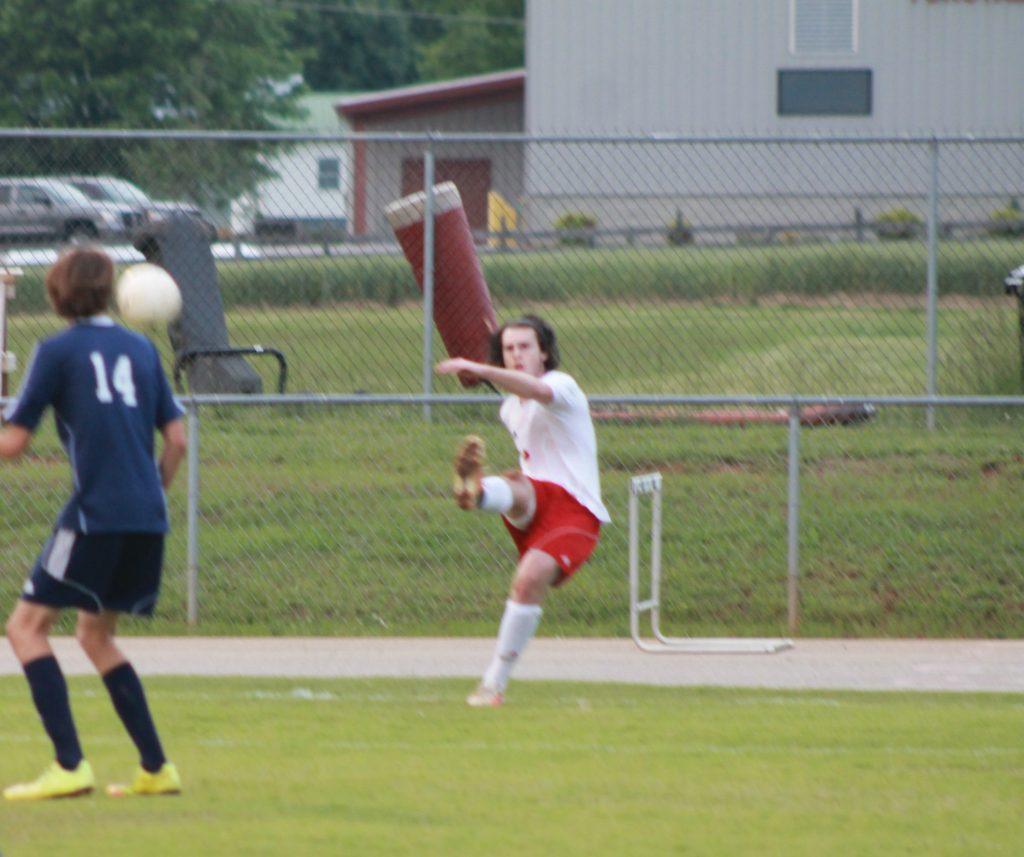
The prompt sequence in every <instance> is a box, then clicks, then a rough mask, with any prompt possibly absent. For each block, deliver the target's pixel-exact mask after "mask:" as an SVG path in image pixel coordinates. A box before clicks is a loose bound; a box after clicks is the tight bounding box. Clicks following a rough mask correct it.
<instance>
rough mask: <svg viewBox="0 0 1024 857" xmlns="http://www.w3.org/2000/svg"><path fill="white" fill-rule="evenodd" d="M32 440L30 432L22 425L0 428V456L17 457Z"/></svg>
mask: <svg viewBox="0 0 1024 857" xmlns="http://www.w3.org/2000/svg"><path fill="white" fill-rule="evenodd" d="M31 442H32V432H30V431H29V430H28V429H27V428H25V427H24V426H17V425H12V426H7V427H6V428H3V429H0V458H17V457H18V456H19V455H21V454H22V453H23V452H24V451H25V450H26V449H28V445H29V443H31Z"/></svg>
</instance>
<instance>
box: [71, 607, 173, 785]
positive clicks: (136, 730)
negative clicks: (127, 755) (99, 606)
mask: <svg viewBox="0 0 1024 857" xmlns="http://www.w3.org/2000/svg"><path fill="white" fill-rule="evenodd" d="M117 615H118V614H117V613H116V612H114V611H111V610H104V611H103V612H101V613H89V612H86V611H84V610H83V611H80V612H79V614H78V625H77V627H76V629H75V636H76V637H77V638H78V642H79V645H81V647H82V650H83V651H84V652H85V654H86V655H87V656H88V658H89V660H90V661H92V664H93V666H94V667H96V671H97V672H98V673H99V674H100V675H101V676H102V677H103V683H104V685H106V688H107V692H108V693H109V694H110V701H111V702H112V703H113V704H114V710H115V711H116V712H117V716H118V717H120V718H121V723H123V724H124V728H125V729H126V730H127V732H128V734H129V736H131V739H132V742H133V743H134V744H135V747H136V749H137V750H138V751H139V759H140V762H139V770H138V771H137V772H136V774H135V778H134V780H133V782H132V784H131V785H111V786H109V787H108V788H107V793H108V794H110V795H113V796H116V797H123V796H126V795H136V794H137V795H157V794H178V793H179V792H180V791H181V780H180V778H179V776H178V771H177V769H176V768H175V767H174V765H173V764H172V763H170V762H168V761H167V757H166V756H165V755H164V750H163V747H162V745H161V744H160V737H159V736H158V735H157V731H156V726H155V725H154V723H153V717H152V715H151V713H150V710H149V703H148V702H147V701H146V693H145V691H144V690H143V687H142V682H141V681H140V680H139V676H138V674H137V673H136V672H135V668H134V667H133V666H132V665H131V663H130V662H129V661H128V659H127V658H126V657H125V656H124V654H123V653H122V652H121V650H120V649H119V648H118V646H117V644H116V643H115V642H114V634H115V632H116V629H117Z"/></svg>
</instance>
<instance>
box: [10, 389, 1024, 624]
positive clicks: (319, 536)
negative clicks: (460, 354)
mask: <svg viewBox="0 0 1024 857" xmlns="http://www.w3.org/2000/svg"><path fill="white" fill-rule="evenodd" d="M477 412H478V413H477V415H476V416H474V417H472V418H470V417H469V416H468V415H467V414H465V413H463V411H462V410H461V409H453V408H448V409H438V412H437V413H436V414H435V420H434V422H432V423H429V424H428V423H425V422H424V421H423V420H422V417H421V415H420V413H419V410H418V409H411V408H405V409H402V408H381V407H366V408H298V409H295V408H291V409H276V410H275V409H266V408H247V409H242V410H239V409H213V408H211V409H205V410H204V413H203V417H202V430H201V433H200V445H199V446H200V458H201V461H202V469H201V492H200V510H199V545H198V547H199V573H198V579H199V590H198V593H199V621H198V624H197V625H196V626H194V628H190V627H189V626H188V625H187V624H186V621H185V618H186V617H185V604H186V573H185V572H186V553H185V547H186V526H185V480H184V478H182V479H181V480H180V481H179V482H178V483H177V484H176V485H175V486H174V488H173V490H172V492H171V495H170V508H171V512H172V525H173V530H172V534H171V536H170V540H169V543H168V558H167V563H166V573H165V585H164V591H163V595H162V598H161V602H160V607H159V611H158V616H157V618H156V620H155V621H153V622H132V623H130V628H129V631H128V632H130V633H181V632H188V631H189V630H194V631H196V632H198V633H216V634H239V633H241V634H267V633H270V634H339V635H351V634H357V635H367V634H370V635H372V634H384V635H388V634H413V635H415V634H427V635H461V634H468V635H479V634H483V635H489V634H492V633H493V632H494V629H495V626H496V623H497V619H498V613H499V612H500V608H501V604H502V602H503V600H504V597H505V593H506V591H507V586H508V582H509V579H510V577H511V573H512V568H513V565H514V562H515V554H514V550H513V546H512V544H511V541H510V539H509V538H508V535H507V534H506V533H505V531H504V528H503V527H502V525H501V523H500V522H499V521H497V520H495V519H493V518H490V517H488V516H484V515H467V514H464V513H462V512H460V511H459V510H458V509H456V508H455V506H454V504H453V503H452V502H451V498H450V495H449V490H450V488H449V485H450V469H449V462H450V458H451V453H452V448H453V446H454V443H455V441H456V440H457V439H458V438H459V437H460V436H462V435H463V434H465V433H466V432H469V431H478V432H480V433H481V434H482V435H483V436H484V437H485V439H486V440H487V442H488V444H489V448H490V455H491V466H492V467H493V468H494V469H496V470H501V469H502V468H505V467H510V466H512V465H513V464H514V450H513V449H512V446H511V442H510V440H509V439H508V438H507V436H506V433H505V431H504V429H503V428H502V427H501V426H500V425H497V421H496V419H495V418H494V414H493V413H492V411H491V409H490V408H479V409H477ZM997 417H998V418H997ZM921 419H922V414H921V413H920V412H917V411H904V412H900V411H898V410H883V411H882V412H881V413H880V414H879V416H877V417H876V418H875V420H874V421H872V422H870V423H868V424H865V425H861V426H855V427H848V428H819V429H806V430H805V432H804V436H803V441H802V453H803V455H802V458H803V467H802V476H801V520H802V526H801V539H800V569H799V570H800V580H799V588H800V596H801V603H800V625H799V628H798V633H800V634H803V635H806V636H892V637H906V636H911V637H917V636H924V637H996V638H999V637H1009V638H1018V637H1021V636H1022V635H1024V530H1022V528H1020V527H1018V526H1016V525H1015V524H1014V521H1013V519H1012V515H1011V516H1010V517H1008V512H1007V510H1012V509H1015V508H1016V507H1017V506H1018V504H1019V498H1020V490H1021V484H1022V482H1024V457H1022V450H1021V441H1020V437H1021V422H1020V419H1012V418H1011V419H1007V418H1006V415H1003V414H999V415H994V414H991V413H985V414H964V415H960V416H958V415H957V414H951V413H947V412H940V413H939V415H938V421H939V426H940V427H939V429H938V430H936V431H935V432H933V433H929V432H927V431H925V430H923V428H922V427H921V424H920V423H921ZM50 432H51V430H50V429H49V428H48V429H47V430H46V433H45V434H44V436H42V437H40V441H39V444H38V445H37V446H36V447H35V453H34V454H33V456H31V457H29V458H28V459H25V460H24V461H23V462H21V463H19V464H17V465H14V466H7V467H5V468H4V470H3V479H4V487H5V491H6V490H9V491H10V494H7V495H6V496H9V497H11V498H12V502H11V503H9V504H5V512H4V515H3V517H2V519H0V556H2V557H3V560H2V562H3V568H4V575H3V576H2V578H0V588H2V593H0V596H2V599H3V600H5V601H10V600H13V599H14V598H15V597H16V595H17V592H18V589H19V587H20V586H21V582H22V580H23V578H24V575H25V573H26V572H27V570H28V568H29V567H30V566H31V564H32V561H33V560H34V558H35V556H36V554H37V553H38V551H39V548H40V546H41V545H42V543H43V541H44V540H45V538H46V536H47V533H48V530H49V527H50V525H51V522H52V520H53V517H54V515H55V514H56V512H57V510H58V508H59V507H60V504H61V502H62V501H63V499H64V498H65V496H66V493H67V480H68V476H67V464H66V462H65V460H64V457H63V453H62V452H60V451H59V450H58V449H57V447H56V444H55V441H54V439H53V438H52V435H51V434H50ZM598 437H599V442H600V447H601V452H600V456H601V469H602V480H603V491H604V495H605V498H606V502H607V504H608V506H609V508H610V511H611V515H612V518H613V523H612V524H611V525H610V526H608V527H606V528H605V531H604V533H603V536H602V541H601V544H600V545H599V546H598V549H597V551H596V552H595V554H594V556H593V558H592V559H591V561H590V562H588V564H587V565H586V566H585V567H584V569H583V570H582V571H581V572H580V573H579V574H578V575H577V576H576V578H575V579H574V580H573V581H572V583H571V584H570V585H568V586H566V587H565V588H564V589H563V590H561V591H559V592H557V593H555V594H554V595H553V596H552V597H551V598H550V599H548V602H547V604H546V606H545V616H544V621H543V622H542V625H541V630H540V632H541V633H542V634H547V635H550V634H556V635H557V634H561V635H588V636H589V635H598V636H607V635H614V636H621V635H623V634H626V633H628V607H627V605H628V584H627V568H628V523H627V518H628V516H627V504H628V485H629V479H630V477H631V476H632V475H634V474H636V473H642V472H647V471H651V470H658V471H661V472H662V473H663V474H664V476H665V482H664V486H665V487H664V509H665V513H664V535H663V540H664V548H663V555H664V569H665V570H664V583H663V599H662V601H663V608H664V609H663V619H664V628H665V630H666V632H668V633H675V634H690V635H694V636H702V635H754V636H759V635H779V634H788V633H789V628H788V627H787V609H786V605H787V602H786V575H787V553H786V544H787V542H786V514H787V511H786V510H787V506H786V442H787V438H786V431H785V429H784V428H781V427H775V426H762V427H749V428H728V429H727V428H716V427H709V426H703V425H694V424H687V423H680V422H675V421H669V422H664V421H660V422H659V421H657V420H653V419H647V420H646V421H645V420H642V419H641V420H639V421H638V422H636V423H634V424H628V425H622V424H615V423H599V424H598ZM183 476H184V474H183ZM13 498H16V502H13ZM648 516H649V512H648V511H647V510H646V509H645V511H644V515H643V521H644V526H646V522H647V520H648V519H649V517H648ZM643 559H644V561H645V563H646V552H645V553H644V556H643ZM62 627H64V626H62ZM65 629H66V627H65Z"/></svg>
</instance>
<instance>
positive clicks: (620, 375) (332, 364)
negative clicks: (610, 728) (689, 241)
mask: <svg viewBox="0 0 1024 857" xmlns="http://www.w3.org/2000/svg"><path fill="white" fill-rule="evenodd" d="M525 311H537V312H541V313H542V314H544V315H545V316H547V317H549V318H550V319H551V321H552V322H553V323H554V325H555V326H556V329H557V330H558V332H559V340H560V342H561V347H562V354H563V358H564V361H565V364H566V367H567V368H569V369H570V370H571V371H572V372H573V373H574V374H575V375H576V376H577V377H578V379H579V381H580V383H581V385H582V386H583V388H584V389H585V390H586V391H587V392H588V393H591V394H597V393H606V394H652V393H665V394H722V393H726V394H741V393H758V394H770V393H775V394H788V393H804V394H807V395H821V394H833V395H838V394H847V395H855V394H872V395H884V394H889V395H921V394H923V393H924V392H925V391H926V374H925V369H926V363H927V354H926V346H925V314H924V310H923V306H919V305H916V304H915V303H913V302H908V301H907V300H904V299H902V298H899V297H897V298H896V299H895V303H894V304H892V305H885V304H884V303H883V304H882V305H879V304H877V303H874V304H873V303H872V301H871V299H866V300H865V301H864V302H863V303H861V304H857V303H856V302H854V303H852V304H843V303H842V302H840V303H838V304H830V303H828V302H827V301H825V302H823V303H821V304H818V305H803V304H801V303H800V302H799V300H797V302H796V303H786V302H784V301H783V302H776V303H769V304H768V305H762V306H758V305H756V304H742V303H741V304H733V303H725V304H715V303H703V302H693V303H689V302H681V301H675V302H664V301H647V302H643V303H637V302H634V301H631V300H629V299H622V300H617V301H616V300H594V301H591V302H563V303H548V304H545V303H543V302H542V303H530V304H524V303H519V302H506V303H504V304H502V305H501V308H500V312H501V315H502V317H512V316H515V315H518V314H520V313H522V312H525ZM939 319H940V322H939V355H938V356H939V366H938V386H939V392H940V393H943V394H947V395H952V394H976V395H978V394H980V395H984V394H1013V393H1019V392H1020V390H1021V358H1020V352H1019V346H1018V320H1017V314H1016V308H1015V306H1014V305H1013V303H1012V302H1011V301H1010V300H1008V299H1006V298H1003V297H997V298H990V299H981V298H975V299H971V300H969V301H967V300H963V299H960V298H956V297H952V298H950V299H949V300H947V301H945V302H944V303H943V305H942V308H941V310H940V315H939ZM228 324H229V329H230V332H231V341H232V343H233V344H235V345H250V344H261V345H264V346H272V347H276V348H279V349H280V350H282V351H283V352H284V353H285V355H286V356H287V359H288V364H289V365H288V370H289V383H288V389H289V391H291V392H316V393H352V392H356V391H367V392H372V393H417V392H421V391H422V357H421V351H422V341H423V334H422V325H423V320H422V311H421V310H420V308H419V306H418V305H415V304H402V305H400V306H397V307H387V306H383V305H374V304H369V305H352V304H337V305H332V306H321V307H302V308H298V307H270V308H260V307H240V308H238V309H236V310H233V311H232V312H231V313H229V315H228ZM59 327H60V322H59V320H57V319H55V318H52V317H49V316H46V315H19V316H14V317H13V318H12V321H11V330H10V340H11V345H10V348H11V349H12V350H13V351H14V352H15V353H17V354H19V355H20V356H21V365H22V368H24V366H25V365H26V363H27V359H28V354H29V353H30V351H31V348H32V344H33V342H34V341H35V340H36V339H37V338H39V337H40V336H43V335H45V334H48V333H51V332H53V331H56V330H57V329H59ZM156 339H157V340H158V342H159V344H160V345H161V346H162V347H163V348H164V351H165V354H166V355H167V365H168V366H170V365H171V351H170V346H169V343H168V342H167V337H165V336H159V337H156ZM434 353H435V355H438V356H439V357H440V356H443V354H444V350H443V345H442V343H441V341H440V339H439V338H437V337H435V342H434ZM252 365H253V367H254V368H256V369H257V370H258V371H260V373H261V374H262V376H263V378H264V387H265V389H266V390H267V391H268V392H270V391H275V390H276V363H275V362H274V361H273V360H270V359H267V358H263V359H253V360H252ZM18 377H19V376H18V375H15V376H14V377H13V383H15V384H16V383H17V381H18ZM457 389H458V388H457V385H456V384H455V383H454V382H452V381H451V380H450V379H437V381H436V384H435V391H437V392H449V393H451V392H455V391H456V390H457Z"/></svg>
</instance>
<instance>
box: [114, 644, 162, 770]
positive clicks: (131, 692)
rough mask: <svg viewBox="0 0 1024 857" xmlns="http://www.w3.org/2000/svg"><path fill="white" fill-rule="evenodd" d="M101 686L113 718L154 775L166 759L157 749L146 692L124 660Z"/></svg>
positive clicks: (156, 737)
mask: <svg viewBox="0 0 1024 857" xmlns="http://www.w3.org/2000/svg"><path fill="white" fill-rule="evenodd" d="M103 683H104V684H105V685H106V686H107V691H108V692H109V693H110V699H111V700H112V701H113V703H114V709H115V710H116V711H117V716H118V717H120V718H121V722H122V723H123V724H124V728H125V729H127V730H128V734H129V735H131V738H132V741H134V742H135V746H136V747H137V748H138V750H139V756H141V757H142V767H143V768H145V769H146V770H147V771H149V772H150V773H151V774H155V773H156V772H157V771H159V770H160V768H161V767H162V766H163V764H164V762H165V761H167V759H166V758H165V756H164V751H163V747H161V746H160V738H159V737H158V736H157V734H156V726H154V725H153V718H152V716H151V715H150V713H149V705H148V704H147V703H146V692H145V691H144V690H143V689H142V682H141V681H139V676H138V675H137V674H136V672H135V670H134V669H133V667H132V665H131V664H130V663H128V662H127V661H126V662H125V663H123V664H120V665H119V666H116V667H114V668H113V669H112V670H110V672H108V673H106V675H104V676H103Z"/></svg>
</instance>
